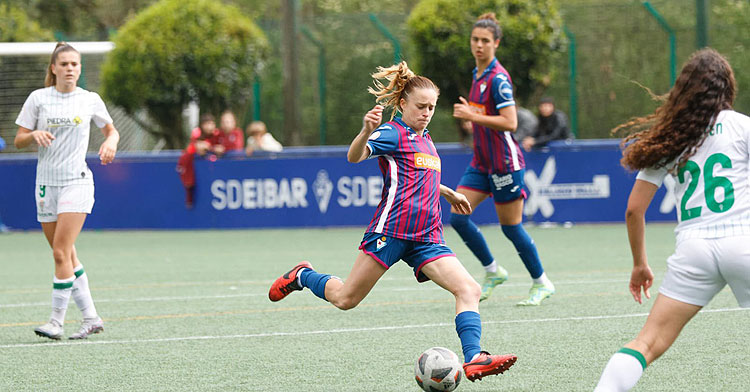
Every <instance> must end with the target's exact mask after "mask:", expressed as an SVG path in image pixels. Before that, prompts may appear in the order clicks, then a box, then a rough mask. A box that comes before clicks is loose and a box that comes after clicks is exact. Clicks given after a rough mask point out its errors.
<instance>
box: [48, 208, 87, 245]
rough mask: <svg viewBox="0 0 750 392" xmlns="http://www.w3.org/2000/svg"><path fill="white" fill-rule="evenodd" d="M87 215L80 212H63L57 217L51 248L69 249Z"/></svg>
mask: <svg viewBox="0 0 750 392" xmlns="http://www.w3.org/2000/svg"><path fill="white" fill-rule="evenodd" d="M86 216H87V214H85V213H81V212H65V213H62V214H59V215H58V216H57V226H56V228H55V236H54V239H53V245H52V247H53V248H54V249H70V250H71V251H72V248H73V244H74V243H75V241H76V238H78V234H80V233H81V229H83V224H84V222H86Z"/></svg>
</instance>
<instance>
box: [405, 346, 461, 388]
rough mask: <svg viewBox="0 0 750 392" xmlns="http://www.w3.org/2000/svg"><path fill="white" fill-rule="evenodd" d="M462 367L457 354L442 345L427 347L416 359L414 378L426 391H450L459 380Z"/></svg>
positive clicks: (456, 385)
mask: <svg viewBox="0 0 750 392" xmlns="http://www.w3.org/2000/svg"><path fill="white" fill-rule="evenodd" d="M462 373H463V367H462V366H461V362H460V361H459V360H458V355H456V353H454V352H453V351H451V350H448V349H447V348H444V347H433V348H430V349H427V351H425V352H423V353H422V355H420V356H419V359H417V363H416V365H415V366H414V378H416V379H417V384H418V385H419V387H420V388H422V389H423V390H425V391H427V392H439V391H452V390H455V389H456V387H458V383H460V382H461V375H462Z"/></svg>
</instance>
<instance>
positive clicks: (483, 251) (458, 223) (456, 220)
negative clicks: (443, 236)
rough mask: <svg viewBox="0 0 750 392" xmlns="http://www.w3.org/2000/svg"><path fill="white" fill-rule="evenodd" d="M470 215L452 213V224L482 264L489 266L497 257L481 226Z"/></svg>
mask: <svg viewBox="0 0 750 392" xmlns="http://www.w3.org/2000/svg"><path fill="white" fill-rule="evenodd" d="M469 217H470V216H469V215H462V214H454V213H451V226H453V228H454V229H455V230H456V231H457V232H458V235H459V236H461V239H462V240H464V244H466V246H468V247H469V249H470V250H471V252H472V253H474V256H476V257H477V258H478V259H479V261H480V262H481V263H482V265H484V266H488V265H490V264H492V261H493V260H495V258H494V257H492V253H490V248H489V247H487V241H485V240H484V236H483V235H482V233H481V232H480V231H479V228H478V227H477V225H475V224H474V222H472V221H471V219H469Z"/></svg>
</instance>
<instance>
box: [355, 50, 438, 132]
mask: <svg viewBox="0 0 750 392" xmlns="http://www.w3.org/2000/svg"><path fill="white" fill-rule="evenodd" d="M372 78H373V79H374V81H373V84H374V85H375V88H373V87H368V88H367V92H369V93H370V94H372V95H374V96H375V102H376V103H378V104H380V105H383V106H385V107H391V108H392V109H393V111H392V113H391V120H392V119H393V117H394V116H395V115H396V111H397V110H399V111H400V110H401V99H402V98H404V99H406V97H407V96H408V95H409V93H411V92H412V91H413V90H414V89H417V88H431V89H434V90H435V92H437V93H438V94H440V89H439V88H438V87H437V86H436V85H435V83H433V82H432V80H430V79H428V78H426V77H424V76H419V75H416V74H415V73H414V72H413V71H412V70H410V69H409V66H408V65H407V64H406V61H402V62H400V63H398V64H395V65H392V66H390V67H378V68H377V71H376V72H375V73H373V74H372ZM381 79H385V80H387V81H388V84H383V83H382V82H381V81H380V80H381Z"/></svg>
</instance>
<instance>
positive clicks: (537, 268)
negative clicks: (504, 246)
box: [500, 223, 544, 279]
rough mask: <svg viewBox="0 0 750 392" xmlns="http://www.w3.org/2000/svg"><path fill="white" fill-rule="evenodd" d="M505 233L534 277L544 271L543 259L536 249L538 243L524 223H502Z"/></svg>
mask: <svg viewBox="0 0 750 392" xmlns="http://www.w3.org/2000/svg"><path fill="white" fill-rule="evenodd" d="M500 227H502V229H503V234H505V236H506V237H508V239H509V240H510V241H511V242H513V246H515V247H516V251H518V255H519V256H521V260H523V264H524V265H525V266H526V269H527V270H528V271H529V274H531V278H532V279H536V278H538V277H540V276H542V274H543V273H544V268H542V261H541V260H539V253H537V251H536V245H534V240H532V239H531V237H530V236H529V233H527V232H526V230H524V228H523V224H522V223H519V224H517V225H513V226H505V225H501V226H500Z"/></svg>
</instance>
